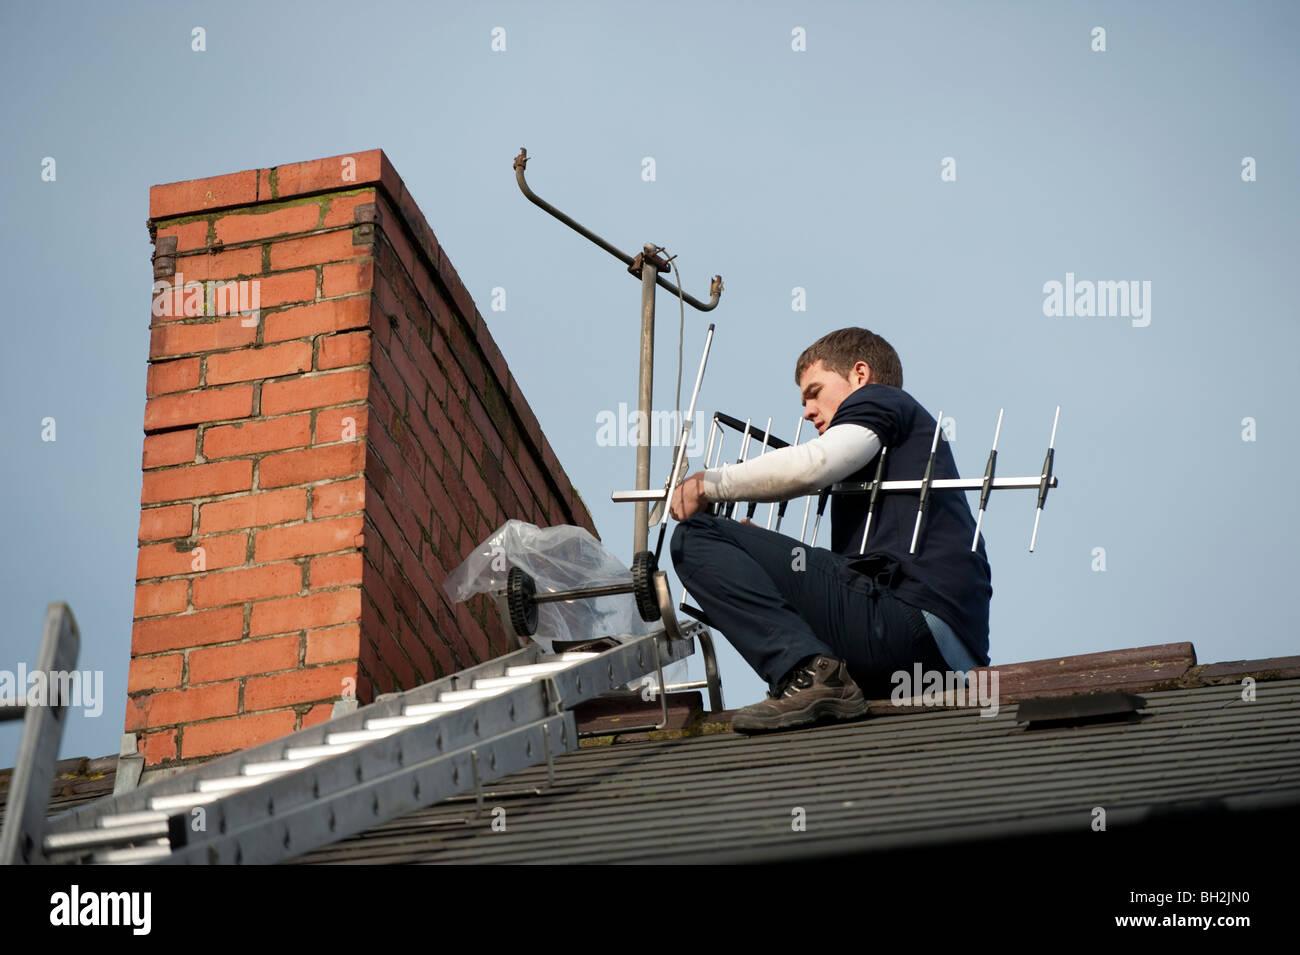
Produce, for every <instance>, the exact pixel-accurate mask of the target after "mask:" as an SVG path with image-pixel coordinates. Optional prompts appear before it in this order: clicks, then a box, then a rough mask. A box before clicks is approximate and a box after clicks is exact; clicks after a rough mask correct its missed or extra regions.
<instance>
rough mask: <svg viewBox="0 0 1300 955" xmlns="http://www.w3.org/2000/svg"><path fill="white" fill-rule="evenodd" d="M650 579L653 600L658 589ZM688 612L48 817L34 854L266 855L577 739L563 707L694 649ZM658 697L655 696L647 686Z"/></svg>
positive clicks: (305, 847) (418, 803)
mask: <svg viewBox="0 0 1300 955" xmlns="http://www.w3.org/2000/svg"><path fill="white" fill-rule="evenodd" d="M656 576H657V577H659V578H661V580H660V581H657V583H658V585H659V597H660V603H661V606H663V605H664V603H665V602H667V606H668V607H669V608H671V606H672V604H671V598H670V597H669V596H668V594H667V585H666V582H664V581H663V580H662V578H663V573H662V572H660V573H659V574H658V575H656ZM696 635H705V636H707V631H706V630H705V628H704V627H703V626H702V625H701V624H699V623H697V622H694V621H690V622H682V623H681V624H679V623H678V621H677V619H676V617H675V616H673V615H671V614H670V615H668V616H666V617H665V618H664V626H663V628H661V629H659V630H656V631H655V632H653V633H650V634H647V635H645V636H641V637H636V638H634V639H632V640H630V641H629V642H627V643H623V644H621V645H618V646H615V647H612V648H611V649H608V650H604V651H601V652H573V651H571V652H568V653H563V654H559V655H551V654H546V653H544V652H543V651H542V649H541V648H540V647H539V646H537V645H535V644H534V645H530V646H528V647H525V648H523V649H521V650H517V651H515V652H514V653H510V654H507V655H505V656H502V657H498V658H496V659H494V660H489V661H487V662H486V663H481V664H479V665H477V666H474V667H470V668H469V669H466V670H462V671H460V672H458V673H455V674H452V675H450V676H447V677H443V678H442V679H439V680H435V681H434V682H432V683H426V684H424V685H423V686H419V687H416V688H414V689H412V690H407V691H405V692H401V693H394V694H389V695H387V696H384V697H381V698H380V699H378V700H376V701H375V702H374V703H371V704H369V705H368V706H364V707H361V708H359V709H357V710H354V711H353V712H351V713H348V714H346V715H343V716H339V717H335V718H334V719H331V720H329V721H327V722H325V723H320V724H317V725H316V726H312V727H308V728H306V729H302V730H299V731H297V732H295V733H292V734H290V735H288V736H284V737H281V738H279V739H276V740H273V741H271V742H268V743H263V744H261V745H259V746H255V747H252V748H250V749H247V750H242V751H240V752H237V753H232V754H230V755H228V756H224V757H222V758H220V759H216V760H213V761H211V762H208V763H205V764H203V765H201V766H198V767H195V768H193V769H190V770H186V771H183V772H180V773H177V774H175V775H173V776H168V777H165V778H161V779H156V780H153V781H152V782H150V783H147V784H146V785H143V786H141V787H139V788H137V789H134V790H131V791H129V792H125V793H120V794H117V795H114V796H111V797H107V798H105V799H101V800H97V801H95V802H92V803H89V804H87V805H85V806H81V807H78V808H76V809H73V810H71V811H69V812H66V813H63V814H61V815H59V816H56V817H54V818H52V819H50V820H49V822H48V825H47V826H46V830H45V832H46V834H45V837H44V840H43V846H42V848H43V850H44V852H43V856H44V860H43V861H52V862H59V861H63V862H91V863H128V862H133V863H140V862H145V863H199V864H203V863H209V864H219V863H246V864H247V863H263V864H265V863H274V862H280V861H283V860H285V859H289V858H292V857H294V856H298V855H302V854H303V853H306V852H309V851H311V850H312V849H316V848H319V847H321V846H324V845H329V844H331V843H334V842H338V841H339V840H341V839H344V838H346V837H348V836H351V835H354V834H356V833H359V832H362V831H364V830H366V829H369V828H371V827H372V826H375V825H378V824H380V823H383V822H386V821H388V820H391V819H395V818H398V817H400V816H403V815H405V814H407V813H409V812H412V811H414V810H416V809H420V808H423V807H425V806H429V805H432V804H433V803H436V802H439V801H441V800H444V799H448V798H451V797H453V796H457V795H464V794H476V795H477V799H478V808H479V810H480V811H481V809H482V801H483V786H484V784H485V783H487V782H490V781H493V780H496V779H499V778H501V777H504V776H507V775H509V774H511V773H513V772H516V771H517V770H520V769H523V768H526V767H528V766H533V765H537V764H539V763H542V762H545V763H547V765H548V768H549V769H550V775H551V778H553V774H554V765H553V759H554V755H555V753H556V752H561V753H564V752H572V751H574V750H576V749H577V748H578V733H577V726H576V723H575V720H574V715H573V707H574V706H575V705H577V704H578V703H581V702H583V701H585V700H589V699H591V698H593V697H596V696H599V695H600V694H602V693H606V692H609V691H615V690H618V689H620V688H622V687H624V686H626V685H627V684H628V683H631V682H633V681H635V680H639V679H640V678H642V677H644V676H647V675H649V674H650V673H654V672H656V671H658V673H659V686H661V687H662V686H663V674H662V668H663V665H664V664H667V663H669V662H672V661H675V660H680V659H684V658H685V657H687V656H689V655H690V654H691V653H692V652H693V651H694V637H695V636H696ZM660 696H661V700H662V701H663V706H664V707H665V708H666V706H667V702H666V694H662V693H661V694H660Z"/></svg>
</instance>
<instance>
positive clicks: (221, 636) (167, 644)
mask: <svg viewBox="0 0 1300 955" xmlns="http://www.w3.org/2000/svg"><path fill="white" fill-rule="evenodd" d="M243 629H244V609H243V608H242V607H227V608H225V609H222V610H203V611H200V612H198V613H186V614H177V615H176V616H173V617H160V618H157V619H153V620H138V621H136V622H135V623H134V624H133V625H132V627H131V653H132V654H133V655H135V656H138V655H140V654H142V653H161V652H163V651H164V650H181V649H184V648H187V647H199V646H204V645H206V644H209V643H226V642H228V641H230V640H238V639H240V638H241V637H242V636H243Z"/></svg>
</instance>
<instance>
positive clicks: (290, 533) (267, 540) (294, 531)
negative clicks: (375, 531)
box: [253, 514, 363, 564]
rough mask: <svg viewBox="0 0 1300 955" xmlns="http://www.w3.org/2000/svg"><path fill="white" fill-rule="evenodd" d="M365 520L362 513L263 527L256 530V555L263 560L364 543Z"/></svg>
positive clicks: (315, 553)
mask: <svg viewBox="0 0 1300 955" xmlns="http://www.w3.org/2000/svg"><path fill="white" fill-rule="evenodd" d="M362 523H363V520H362V517H361V515H359V514H358V515H354V516H352V517H339V518H335V519H333V520H327V521H320V520H316V521H308V522H307V523H305V524H294V525H291V526H289V527H271V528H267V529H266V530H260V531H257V532H256V533H257V540H256V542H255V544H254V551H253V553H254V557H253V559H254V560H255V561H256V562H257V563H259V564H262V563H267V562H269V561H273V560H288V559H292V558H294V557H315V556H317V555H320V554H328V553H331V552H333V551H340V550H347V549H349V548H353V547H360V546H361V543H362V541H361V536H360V535H361V526H362Z"/></svg>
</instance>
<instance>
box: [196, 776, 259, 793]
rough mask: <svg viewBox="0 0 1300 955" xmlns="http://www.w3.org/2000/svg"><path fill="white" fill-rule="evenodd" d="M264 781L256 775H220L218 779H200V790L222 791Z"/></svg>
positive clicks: (204, 791)
mask: <svg viewBox="0 0 1300 955" xmlns="http://www.w3.org/2000/svg"><path fill="white" fill-rule="evenodd" d="M260 782H262V780H261V779H259V778H257V777H256V776H218V777H217V778H216V779H200V780H199V792H201V793H221V792H227V791H229V790H231V789H246V788H247V787H249V786H256V785H257V784H258V783H260Z"/></svg>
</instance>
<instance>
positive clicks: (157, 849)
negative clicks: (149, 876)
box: [95, 839, 172, 865]
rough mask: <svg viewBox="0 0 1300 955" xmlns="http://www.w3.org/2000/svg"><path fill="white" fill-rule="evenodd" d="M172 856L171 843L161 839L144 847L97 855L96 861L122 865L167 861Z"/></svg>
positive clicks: (114, 850) (104, 863)
mask: <svg viewBox="0 0 1300 955" xmlns="http://www.w3.org/2000/svg"><path fill="white" fill-rule="evenodd" d="M171 854H172V847H171V843H170V842H168V841H167V840H166V839H159V840H157V841H156V842H151V843H149V844H148V845H144V846H133V847H132V848H130V849H111V850H109V851H108V852H101V853H97V854H96V855H95V861H96V862H98V863H100V864H103V865H122V864H123V863H127V862H149V861H151V860H153V859H166V858H167V857H168V856H169V855H171Z"/></svg>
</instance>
